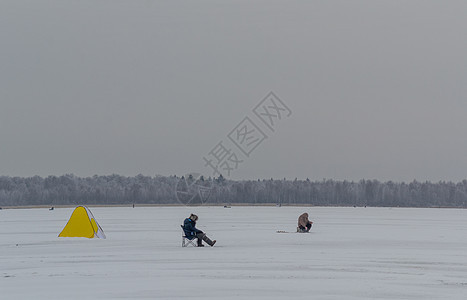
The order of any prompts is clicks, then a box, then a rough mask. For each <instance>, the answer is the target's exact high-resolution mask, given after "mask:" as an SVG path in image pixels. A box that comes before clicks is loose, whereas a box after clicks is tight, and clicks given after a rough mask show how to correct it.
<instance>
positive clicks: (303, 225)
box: [297, 213, 313, 232]
mask: <svg viewBox="0 0 467 300" xmlns="http://www.w3.org/2000/svg"><path fill="white" fill-rule="evenodd" d="M312 224H313V222H311V221H310V220H308V214H307V213H303V214H301V215H300V217H298V227H297V232H308V231H310V229H311V226H312Z"/></svg>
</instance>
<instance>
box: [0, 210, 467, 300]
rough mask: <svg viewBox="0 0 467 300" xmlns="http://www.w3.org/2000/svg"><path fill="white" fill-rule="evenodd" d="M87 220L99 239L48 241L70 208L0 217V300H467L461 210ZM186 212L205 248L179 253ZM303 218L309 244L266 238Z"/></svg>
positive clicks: (161, 214) (109, 215)
mask: <svg viewBox="0 0 467 300" xmlns="http://www.w3.org/2000/svg"><path fill="white" fill-rule="evenodd" d="M90 209H91V211H92V212H93V214H94V216H95V218H96V219H97V221H98V222H99V224H100V225H101V227H102V229H103V230H104V232H105V234H106V235H107V239H106V240H99V239H85V238H58V237H57V235H58V234H59V233H60V231H61V230H62V229H63V227H64V226H65V225H66V222H67V221H68V219H69V217H70V215H71V213H72V211H73V209H72V208H62V209H55V210H54V211H49V210H47V209H9V210H1V211H0V266H1V269H0V294H1V297H0V298H1V299H83V298H84V299H268V300H270V299H294V298H297V299H298V297H301V299H305V297H306V298H308V299H467V234H466V233H467V210H460V209H410V208H330V207H326V208H324V207H306V208H303V207H302V208H301V207H281V208H279V207H233V208H230V209H225V208H222V207H191V208H187V207H136V208H134V209H133V208H126V207H95V208H92V207H91V208H90ZM191 212H193V213H196V214H197V215H198V216H199V221H198V228H200V229H201V230H204V231H205V232H206V233H207V234H208V236H210V237H211V238H213V239H216V240H217V244H216V245H215V246H214V247H213V248H211V247H204V248H182V247H181V230H180V224H181V223H182V222H183V220H184V218H186V217H187V216H188V215H189V214H190V213H191ZM303 212H308V213H309V214H310V219H311V220H312V221H314V224H313V228H312V232H311V233H309V234H297V233H290V234H288V233H276V230H286V231H294V230H295V228H296V222H297V218H298V216H299V215H300V214H301V213H303Z"/></svg>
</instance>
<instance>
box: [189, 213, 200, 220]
mask: <svg viewBox="0 0 467 300" xmlns="http://www.w3.org/2000/svg"><path fill="white" fill-rule="evenodd" d="M190 219H192V220H193V221H196V220H198V216H197V215H195V214H191V215H190Z"/></svg>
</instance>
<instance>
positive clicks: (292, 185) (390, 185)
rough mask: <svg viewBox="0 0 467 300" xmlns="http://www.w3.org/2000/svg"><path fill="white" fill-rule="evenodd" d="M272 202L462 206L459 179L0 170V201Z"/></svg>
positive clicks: (465, 194) (465, 198)
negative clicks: (45, 173)
mask: <svg viewBox="0 0 467 300" xmlns="http://www.w3.org/2000/svg"><path fill="white" fill-rule="evenodd" d="M92 204H94V205H98V204H99V205H118V204H128V205H131V204H193V205H199V204H218V205H222V204H224V205H226V204H256V205H262V204H276V205H316V206H389V207H395V206H401V207H467V180H463V181H462V182H458V183H454V182H444V181H441V182H437V183H431V182H418V181H413V182H410V183H404V182H392V181H388V182H379V181H377V180H360V181H358V182H354V181H336V180H322V181H310V180H308V179H306V180H298V179H295V180H285V179H283V180H277V179H267V180H241V181H234V180H228V179H225V178H224V177H222V175H221V176H219V177H218V178H204V177H202V176H201V177H200V178H193V177H192V176H191V175H190V176H189V177H188V178H185V177H183V176H182V177H178V176H155V177H151V176H143V175H138V176H134V177H126V176H120V175H109V176H97V175H96V176H93V177H85V178H83V177H77V176H74V175H72V174H67V175H63V176H49V177H46V178H43V177H40V176H34V177H27V178H24V177H9V176H0V207H1V206H26V205H28V206H29V205H47V206H54V205H92Z"/></svg>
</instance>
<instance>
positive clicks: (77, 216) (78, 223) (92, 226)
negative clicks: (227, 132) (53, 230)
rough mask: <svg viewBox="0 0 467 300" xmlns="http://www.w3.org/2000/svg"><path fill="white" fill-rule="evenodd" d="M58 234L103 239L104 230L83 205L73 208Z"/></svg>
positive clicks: (60, 235)
mask: <svg viewBox="0 0 467 300" xmlns="http://www.w3.org/2000/svg"><path fill="white" fill-rule="evenodd" d="M58 236H59V237H86V238H100V239H105V234H104V231H103V230H102V228H101V227H100V226H99V223H97V221H96V219H95V218H94V216H93V215H92V212H91V211H90V210H89V209H88V208H87V207H85V206H78V207H76V208H75V210H74V211H73V213H72V214H71V217H70V219H69V220H68V223H67V224H66V226H65V228H63V230H62V232H60V234H59V235H58Z"/></svg>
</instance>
